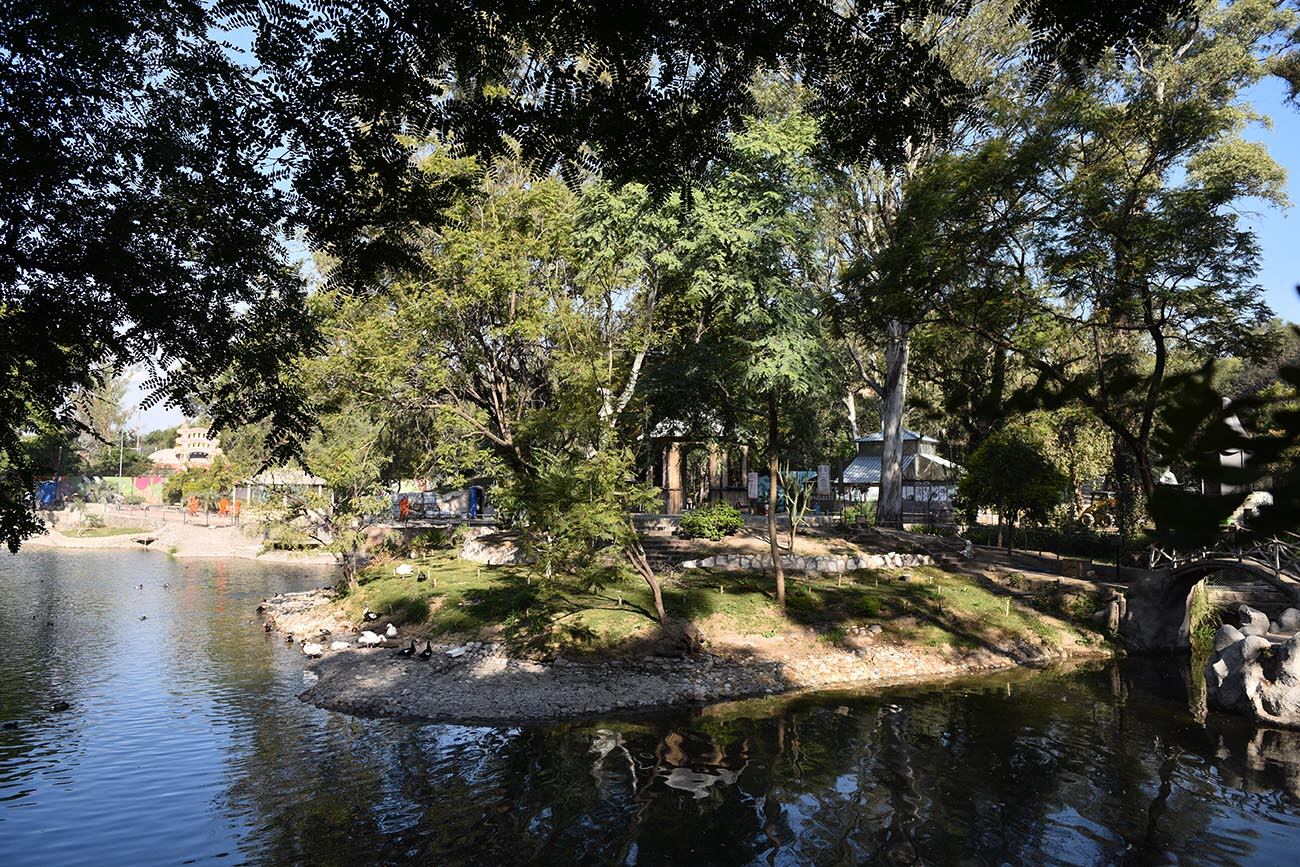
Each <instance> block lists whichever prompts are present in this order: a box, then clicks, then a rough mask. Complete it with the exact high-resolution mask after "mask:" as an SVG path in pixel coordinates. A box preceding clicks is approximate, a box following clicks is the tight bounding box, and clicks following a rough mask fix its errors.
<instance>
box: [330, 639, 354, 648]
mask: <svg viewBox="0 0 1300 867" xmlns="http://www.w3.org/2000/svg"><path fill="white" fill-rule="evenodd" d="M351 646H352V645H351V644H348V643H347V642H346V641H331V642H330V650H347V649H348V648H349V647H351Z"/></svg>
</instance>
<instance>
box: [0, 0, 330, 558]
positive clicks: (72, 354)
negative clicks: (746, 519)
mask: <svg viewBox="0 0 1300 867" xmlns="http://www.w3.org/2000/svg"><path fill="white" fill-rule="evenodd" d="M224 23H226V22H225V21H223V20H221V17H220V16H219V15H218V13H216V12H214V11H213V7H212V5H211V4H204V3H200V2H197V0H194V2H179V3H173V2H149V0H145V2H140V3H132V4H120V5H117V6H113V7H111V8H110V7H99V8H96V9H94V10H87V9H85V8H83V7H81V6H80V5H78V4H65V3H57V2H56V3H43V2H28V0H18V2H14V3H9V4H6V6H5V13H4V15H3V21H0V54H3V56H4V58H5V60H4V64H3V70H2V71H0V140H3V141H4V142H6V146H5V147H4V148H3V150H2V151H0V178H3V183H0V226H2V227H3V229H2V230H0V371H2V373H0V419H3V422H2V423H0V454H3V455H4V459H3V460H4V463H5V465H6V471H5V472H4V473H3V474H2V475H0V479H2V481H0V519H2V520H0V531H2V532H3V534H4V539H5V542H6V543H7V544H8V546H9V547H10V548H11V549H14V550H16V549H17V547H18V545H19V543H20V542H21V540H22V538H23V537H24V536H26V535H27V534H29V533H30V532H32V531H33V530H34V529H35V527H36V524H35V523H33V522H32V521H31V520H30V516H28V517H24V514H25V513H27V512H28V506H27V502H28V501H29V500H30V497H29V491H30V490H31V485H32V481H33V471H34V468H33V467H32V466H31V465H30V464H29V463H28V462H27V460H26V456H25V454H24V451H23V449H22V447H21V438H22V436H23V434H24V433H25V432H27V431H29V430H33V429H44V428H62V429H64V430H68V431H76V432H83V431H85V429H86V427H85V424H84V420H83V421H82V422H79V421H78V419H77V417H76V415H75V400H74V398H75V396H76V395H77V393H78V392H85V391H93V390H94V389H95V387H96V385H97V376H98V373H99V371H102V370H105V369H108V368H113V369H118V370H124V369H127V368H128V367H130V366H132V365H135V364H142V365H144V366H145V367H147V368H148V369H149V370H150V371H152V376H151V377H150V379H149V380H148V385H149V387H150V388H151V389H153V391H154V397H153V398H151V399H152V400H161V401H166V402H168V403H171V404H173V405H176V406H181V407H186V406H188V403H189V401H190V400H191V399H192V398H194V397H197V396H207V397H210V398H211V399H212V400H213V406H214V408H215V413H216V415H215V420H216V422H217V423H218V425H224V424H227V423H230V422H233V421H236V420H239V419H243V418H250V417H258V416H266V417H271V418H274V419H275V421H276V423H277V425H278V426H279V427H281V428H282V429H284V430H288V431H301V430H303V429H304V428H305V418H304V415H303V413H302V402H301V399H300V398H301V395H300V392H299V391H298V390H297V389H296V388H294V387H293V386H294V383H293V382H292V380H291V379H288V378H280V377H279V376H278V375H277V372H278V371H281V370H283V369H284V366H285V363H286V361H288V360H289V359H291V358H292V357H293V355H294V354H295V353H296V352H297V351H298V350H299V349H300V348H301V347H303V346H308V345H310V341H311V337H310V331H309V328H308V324H307V323H306V321H305V320H304V318H303V317H302V315H301V313H302V303H301V302H302V293H303V288H302V285H301V280H300V278H299V277H298V275H297V274H296V273H295V271H294V269H293V268H292V267H291V266H290V264H289V263H288V261H287V258H288V257H287V254H286V250H285V246H284V244H283V242H282V240H283V238H284V237H285V234H286V229H287V224H286V213H287V212H286V200H285V196H284V195H283V193H282V192H281V191H280V189H279V188H277V186H276V181H277V174H279V172H280V170H279V169H277V168H276V167H275V165H274V158H273V152H274V151H275V149H276V148H277V147H278V146H279V145H280V144H281V143H282V140H281V138H280V133H281V130H280V129H279V128H277V127H280V126H282V125H281V124H280V123H277V121H276V120H275V119H274V118H273V115H275V114H276V113H277V112H278V111H279V110H280V109H279V108H278V107H277V105H276V103H274V102H273V101H272V100H271V99H270V98H269V94H266V93H265V91H264V90H263V89H262V88H261V87H259V86H257V85H256V84H255V82H254V76H255V74H256V73H255V71H254V70H253V68H252V67H251V66H249V65H248V64H246V63H244V62H242V61H240V60H239V59H238V58H236V57H234V56H232V55H231V54H230V53H229V52H226V51H224V50H222V49H221V48H220V46H219V43H218V40H220V39H221V38H223V37H222V36H221V31H222V26H223V24H224ZM285 120H287V118H286V119H285ZM100 433H102V431H101V432H100Z"/></svg>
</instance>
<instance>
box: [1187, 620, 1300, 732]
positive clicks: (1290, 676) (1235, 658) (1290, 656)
mask: <svg viewBox="0 0 1300 867" xmlns="http://www.w3.org/2000/svg"><path fill="white" fill-rule="evenodd" d="M1242 607H1243V608H1245V607H1246V606H1244V605H1243V606H1242ZM1229 628H1231V627H1224V628H1222V629H1220V630H1219V633H1218V634H1216V636H1215V644H1216V646H1217V645H1218V644H1219V640H1220V637H1222V638H1223V639H1224V640H1226V639H1227V638H1230V637H1231V634H1230V633H1227V632H1225V629H1229ZM1205 688H1206V700H1207V703H1208V704H1209V706H1210V707H1213V708H1216V709H1218V710H1224V711H1229V712H1231V713H1238V714H1242V715H1244V716H1248V717H1251V718H1253V719H1254V720H1255V721H1256V722H1260V723H1265V724H1269V725H1276V726H1284V727H1287V728H1300V638H1297V637H1293V638H1291V639H1290V640H1289V641H1286V642H1284V643H1283V644H1280V645H1273V644H1272V643H1271V642H1269V640H1268V639H1267V638H1263V637H1261V636H1258V635H1246V636H1245V637H1244V638H1242V639H1241V640H1239V641H1235V642H1233V643H1231V644H1228V645H1227V646H1226V647H1223V648H1222V649H1221V650H1219V651H1217V652H1216V653H1215V654H1214V656H1213V657H1211V658H1210V662H1209V664H1208V665H1207V666H1206V668H1205Z"/></svg>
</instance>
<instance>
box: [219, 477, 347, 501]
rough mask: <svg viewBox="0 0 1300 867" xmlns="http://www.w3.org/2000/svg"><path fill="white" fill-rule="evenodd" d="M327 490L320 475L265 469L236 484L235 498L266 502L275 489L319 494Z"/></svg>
mask: <svg viewBox="0 0 1300 867" xmlns="http://www.w3.org/2000/svg"><path fill="white" fill-rule="evenodd" d="M326 490H327V488H326V482H325V480H324V479H322V478H321V477H320V476H313V475H312V474H311V473H309V472H307V471H305V470H298V469H278V470H264V471H262V472H260V473H258V474H257V475H255V476H253V477H252V478H251V479H244V481H242V482H239V483H238V484H236V485H235V492H234V493H235V499H236V500H240V501H242V502H245V503H264V502H266V500H267V499H268V497H269V496H270V494H271V493H272V492H274V491H295V492H301V491H313V492H315V493H317V494H320V493H324V492H325V491H326Z"/></svg>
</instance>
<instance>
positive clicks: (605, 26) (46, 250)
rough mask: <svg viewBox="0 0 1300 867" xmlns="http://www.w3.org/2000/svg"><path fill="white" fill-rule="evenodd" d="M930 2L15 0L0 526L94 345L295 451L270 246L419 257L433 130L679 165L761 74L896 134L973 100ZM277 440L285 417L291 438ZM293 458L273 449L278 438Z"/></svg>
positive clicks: (624, 162) (304, 338)
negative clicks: (33, 444) (927, 35)
mask: <svg viewBox="0 0 1300 867" xmlns="http://www.w3.org/2000/svg"><path fill="white" fill-rule="evenodd" d="M1182 5H1183V4H1182V2H1180V0H1147V2H1142V3H1137V4H1132V3H1120V2H1107V3H1101V4H1091V5H1089V6H1087V7H1086V8H1085V7H1080V8H1077V9H1076V8H1074V7H1070V8H1068V9H1066V8H1063V7H1061V6H1059V5H1058V4H1054V3H1049V2H1045V0H1037V2H1035V0H1029V2H1025V3H1021V4H1018V5H1017V7H1016V10H1017V16H1018V17H1019V18H1020V19H1021V20H1024V21H1026V22H1027V23H1028V24H1029V26H1030V28H1031V29H1032V30H1033V31H1034V32H1035V33H1036V34H1037V35H1038V43H1037V45H1038V49H1039V51H1038V54H1039V56H1040V58H1041V59H1042V60H1044V61H1045V63H1044V64H1043V68H1044V69H1046V68H1050V67H1049V64H1050V63H1052V62H1055V61H1058V60H1059V61H1064V65H1065V66H1066V67H1067V68H1071V69H1073V68H1076V67H1078V66H1079V65H1080V64H1086V63H1088V62H1091V61H1093V60H1095V59H1096V58H1097V57H1098V56H1099V55H1100V53H1101V52H1102V51H1103V50H1104V49H1105V48H1106V47H1107V46H1110V45H1115V44H1122V43H1124V42H1125V41H1126V40H1128V39H1130V38H1134V37H1142V36H1143V35H1145V34H1146V33H1148V32H1150V31H1151V30H1152V29H1153V28H1154V27H1156V26H1160V25H1163V23H1164V21H1165V19H1166V16H1167V14H1168V13H1169V12H1170V11H1172V10H1174V9H1177V8H1180V7H1181V6H1182ZM940 6H943V7H944V8H947V7H946V4H942V3H935V2H933V0H911V2H874V3H861V4H856V3H850V4H839V3H827V2H823V0H748V2H744V3H741V4H739V5H737V4H731V5H729V6H725V7H719V8H717V9H710V8H705V7H700V6H699V5H698V4H684V3H681V2H677V0H657V2H645V3H636V4H608V3H599V2H594V0H591V2H578V3H573V2H567V0H566V2H559V0H553V2H541V3H510V2H504V3H496V4H490V5H488V6H484V5H483V4H480V3H467V2H450V3H438V4H423V3H416V2H405V0H390V2H384V3H375V4H357V3H346V2H337V0H336V2H331V0H326V2H310V3H307V2H303V3H295V2H292V0H283V2H275V3H253V2H249V0H227V2H218V3H203V2H199V0H188V2H179V3H175V2H160V0H144V2H139V3H131V4H114V5H107V6H106V5H102V4H101V5H97V6H95V7H94V8H89V9H88V8H86V7H85V6H84V4H69V3H60V2H53V3H51V2H37V0H15V2H12V3H9V4H7V5H6V7H5V14H4V15H3V16H2V17H0V57H2V58H3V63H2V64H0V142H2V143H3V144H0V181H3V183H0V419H2V423H0V461H2V462H3V466H2V467H0V479H3V483H2V490H0V527H2V528H3V531H4V536H5V541H6V542H7V543H8V545H9V546H10V547H11V548H16V547H17V545H18V544H19V542H20V541H21V539H22V538H23V537H24V536H26V535H27V534H30V533H31V532H33V531H34V530H35V529H36V527H37V525H36V523H35V521H34V518H33V516H32V514H31V512H30V509H29V505H28V503H29V498H28V494H27V492H28V491H29V490H30V487H31V483H32V481H33V478H32V476H33V468H32V466H31V464H30V461H29V460H28V458H27V456H26V453H25V451H24V450H23V449H22V448H21V444H20V439H21V435H22V433H23V432H25V431H29V430H37V429H44V428H48V427H50V426H54V427H59V426H64V427H67V426H72V425H73V424H74V422H73V420H72V419H71V416H70V414H69V398H70V396H71V395H72V394H73V393H74V392H75V391H76V390H77V389H79V388H84V387H86V386H87V385H89V384H90V381H91V378H92V376H93V373H94V371H96V370H99V369H102V368H103V367H104V366H105V365H108V364H113V365H116V366H119V367H125V366H127V365H129V364H135V363H144V364H145V365H146V366H149V367H151V368H152V370H153V371H154V373H155V374H156V376H155V377H154V378H152V379H151V380H150V382H149V387H150V388H151V389H152V391H153V395H154V396H155V399H158V400H168V401H171V402H174V403H176V404H177V405H180V406H186V405H187V404H189V403H190V402H191V401H192V400H194V399H195V398H199V399H201V400H202V402H203V403H204V404H205V405H207V406H208V407H209V408H210V410H211V413H212V416H213V419H214V422H215V423H216V424H217V425H219V426H221V425H227V424H231V423H234V422H238V421H241V420H247V419H251V418H258V417H263V418H270V419H271V420H272V422H273V423H272V424H271V425H270V426H269V427H268V428H267V430H268V431H269V432H270V433H271V434H272V437H273V439H274V444H275V445H276V446H283V447H285V449H291V447H292V445H293V442H294V436H293V435H294V434H299V435H301V434H302V433H303V432H304V431H305V429H306V428H307V427H308V414H307V413H306V411H305V399H304V395H303V394H302V391H301V389H300V388H299V387H298V386H299V384H298V383H297V381H296V380H295V379H294V378H293V377H292V376H285V375H282V374H283V373H284V371H285V370H287V369H290V367H289V365H290V364H291V362H292V358H293V356H294V355H295V353H296V352H297V351H298V350H299V349H301V348H302V347H303V346H305V345H310V344H311V343H312V342H313V341H314V340H315V337H314V334H313V331H312V329H311V327H310V321H309V320H308V319H307V318H306V317H305V316H304V314H303V310H304V305H303V297H302V296H303V281H302V280H301V279H300V275H299V273H298V269H297V268H295V267H294V266H293V265H292V264H291V261H290V260H291V257H290V255H289V250H288V244H287V243H286V239H287V238H290V237H293V236H295V235H297V234H299V233H301V234H302V235H303V236H305V238H306V240H307V243H308V245H309V246H310V247H311V248H313V249H316V250H320V251H324V252H326V253H329V254H331V255H332V256H334V257H335V258H336V259H337V261H338V266H337V268H336V270H335V272H334V279H335V280H336V281H337V282H340V283H346V284H348V285H351V286H352V287H354V288H370V287H373V285H374V284H375V283H376V282H379V280H380V278H381V277H382V276H383V275H384V274H386V273H388V269H390V268H392V267H394V265H400V266H402V267H405V266H409V265H411V264H413V263H417V262H418V261H419V255H420V252H419V251H420V238H419V232H418V229H419V227H421V226H424V225H427V224H429V223H433V222H436V221H437V220H438V219H439V215H440V214H441V213H442V212H443V210H444V208H445V206H446V205H447V203H448V202H449V201H450V197H451V195H452V194H453V193H454V189H453V188H451V187H449V186H447V185H443V184H437V183H432V182H431V180H432V179H430V178H429V177H428V176H427V175H426V174H424V173H422V172H421V171H420V170H419V169H418V168H417V167H416V166H415V164H414V161H413V160H412V155H413V154H414V152H415V150H416V149H418V148H420V147H422V146H423V144H424V143H425V142H426V141H428V139H429V138H430V136H431V135H433V134H437V135H438V136H439V137H441V138H442V139H443V140H446V141H454V142H455V143H456V144H457V145H458V146H461V147H464V148H467V149H468V150H469V151H471V152H474V153H478V154H480V155H482V154H497V153H500V152H502V150H503V149H504V148H505V147H506V146H507V145H506V141H507V138H509V137H513V138H514V139H515V140H516V141H518V142H519V143H520V146H521V147H522V150H523V154H524V156H525V158H526V159H528V160H532V161H534V162H536V163H537V164H538V165H539V166H540V167H542V168H550V167H553V166H560V167H562V168H563V169H564V172H565V174H566V176H567V177H569V178H570V179H574V178H576V176H577V173H578V172H579V171H580V170H581V169H582V168H584V167H587V166H598V167H599V168H601V169H602V170H603V171H605V172H607V173H608V174H609V175H610V176H611V177H613V178H614V179H616V180H628V179H634V178H642V179H646V180H650V181H652V182H653V184H652V186H653V187H654V188H655V189H657V190H661V191H662V190H667V189H671V188H674V187H676V186H678V185H679V184H680V183H681V182H682V181H683V180H685V179H689V178H690V177H692V175H693V174H695V173H697V172H698V171H699V170H700V169H701V168H702V167H703V166H705V165H706V164H707V162H708V160H709V158H710V157H711V156H712V155H713V154H714V153H716V152H717V151H718V150H719V149H720V148H723V147H725V143H726V142H727V140H728V138H727V136H728V134H729V133H730V132H731V131H732V130H734V129H735V127H736V126H737V124H738V123H739V121H740V119H741V118H743V117H744V116H745V114H746V113H747V112H749V111H750V110H751V109H752V107H753V96H752V94H751V91H750V83H751V81H752V79H753V76H754V75H755V73H757V72H760V71H762V70H771V71H783V72H784V71H792V72H794V73H796V74H797V75H798V76H799V77H800V78H801V79H802V80H803V81H804V82H805V83H806V85H807V86H808V87H809V88H810V89H811V91H812V93H813V94H814V97H815V98H814V100H813V104H812V106H813V108H812V110H813V112H814V114H815V115H816V116H817V117H818V118H819V119H820V120H821V121H822V123H821V125H820V129H821V130H822V138H823V144H824V146H825V148H826V149H827V151H828V152H831V153H834V154H839V155H841V156H842V157H854V158H857V157H864V156H866V155H881V156H887V155H891V154H892V155H894V156H898V155H899V154H900V153H901V150H902V147H903V144H904V142H905V141H907V140H908V138H909V137H915V136H918V135H924V134H925V132H926V130H928V129H929V128H930V127H931V126H933V125H935V124H942V123H946V122H947V121H948V119H949V118H950V117H951V116H952V115H953V114H954V113H955V112H960V111H962V110H963V109H964V107H965V102H964V96H965V94H964V93H963V88H961V87H960V86H959V85H958V84H957V83H956V82H955V80H954V78H953V77H952V76H951V75H950V74H949V72H948V70H947V69H946V68H945V66H944V63H943V62H942V60H941V59H939V58H938V57H936V56H935V54H934V53H933V52H932V51H931V50H930V48H929V46H927V45H926V44H925V43H924V42H923V41H921V40H919V39H917V38H916V37H915V35H914V34H913V33H912V31H910V30H909V29H908V28H907V27H906V26H905V25H906V23H907V22H908V21H909V20H911V19H913V18H916V17H918V16H922V15H926V14H929V13H930V12H932V11H933V10H934V9H935V8H937V7H940ZM286 435H287V436H286ZM285 449H281V451H284V450H285Z"/></svg>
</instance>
